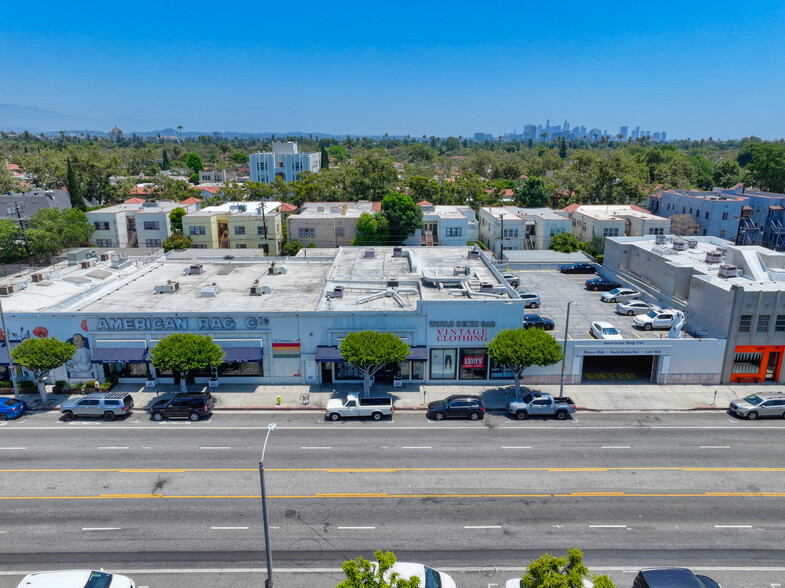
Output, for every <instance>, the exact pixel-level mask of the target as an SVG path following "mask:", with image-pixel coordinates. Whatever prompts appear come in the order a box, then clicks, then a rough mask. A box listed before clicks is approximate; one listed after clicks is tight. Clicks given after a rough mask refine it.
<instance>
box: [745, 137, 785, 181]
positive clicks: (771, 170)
mask: <svg viewBox="0 0 785 588" xmlns="http://www.w3.org/2000/svg"><path fill="white" fill-rule="evenodd" d="M747 169H748V170H749V173H750V179H751V180H752V183H753V184H754V185H755V186H757V187H759V188H761V189H762V190H766V191H768V192H777V193H782V192H785V145H783V144H781V143H758V144H757V145H755V147H753V149H752V161H751V162H750V164H749V165H748V166H747Z"/></svg>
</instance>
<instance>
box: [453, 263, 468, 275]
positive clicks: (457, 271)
mask: <svg viewBox="0 0 785 588" xmlns="http://www.w3.org/2000/svg"><path fill="white" fill-rule="evenodd" d="M469 271H470V270H469V267H468V266H465V265H456V266H455V267H453V268H452V275H454V276H468V275H469Z"/></svg>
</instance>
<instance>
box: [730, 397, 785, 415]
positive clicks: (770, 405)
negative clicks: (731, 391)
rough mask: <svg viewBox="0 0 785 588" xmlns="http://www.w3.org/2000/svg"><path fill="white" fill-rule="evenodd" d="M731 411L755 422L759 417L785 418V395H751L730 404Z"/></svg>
mask: <svg viewBox="0 0 785 588" xmlns="http://www.w3.org/2000/svg"><path fill="white" fill-rule="evenodd" d="M729 409H730V411H731V412H732V413H733V414H736V415H738V416H740V417H744V418H748V419H749V420H751V421H754V420H755V419H757V418H758V417H768V416H771V417H780V418H785V394H783V393H781V392H780V393H774V394H750V395H749V396H745V397H744V398H737V399H736V400H734V401H733V402H731V403H730V406H729Z"/></svg>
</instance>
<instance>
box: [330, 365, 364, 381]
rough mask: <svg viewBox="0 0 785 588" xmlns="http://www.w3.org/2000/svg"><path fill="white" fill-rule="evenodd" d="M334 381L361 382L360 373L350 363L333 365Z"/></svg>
mask: <svg viewBox="0 0 785 588" xmlns="http://www.w3.org/2000/svg"><path fill="white" fill-rule="evenodd" d="M335 379H336V380H362V376H361V375H360V372H359V371H357V368H356V367H354V366H353V365H352V364H350V363H345V362H340V363H336V364H335Z"/></svg>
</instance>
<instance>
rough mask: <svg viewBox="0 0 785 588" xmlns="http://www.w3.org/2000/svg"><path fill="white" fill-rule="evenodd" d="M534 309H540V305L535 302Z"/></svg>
mask: <svg viewBox="0 0 785 588" xmlns="http://www.w3.org/2000/svg"><path fill="white" fill-rule="evenodd" d="M532 308H540V305H539V304H537V303H536V302H535V303H534V304H532Z"/></svg>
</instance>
